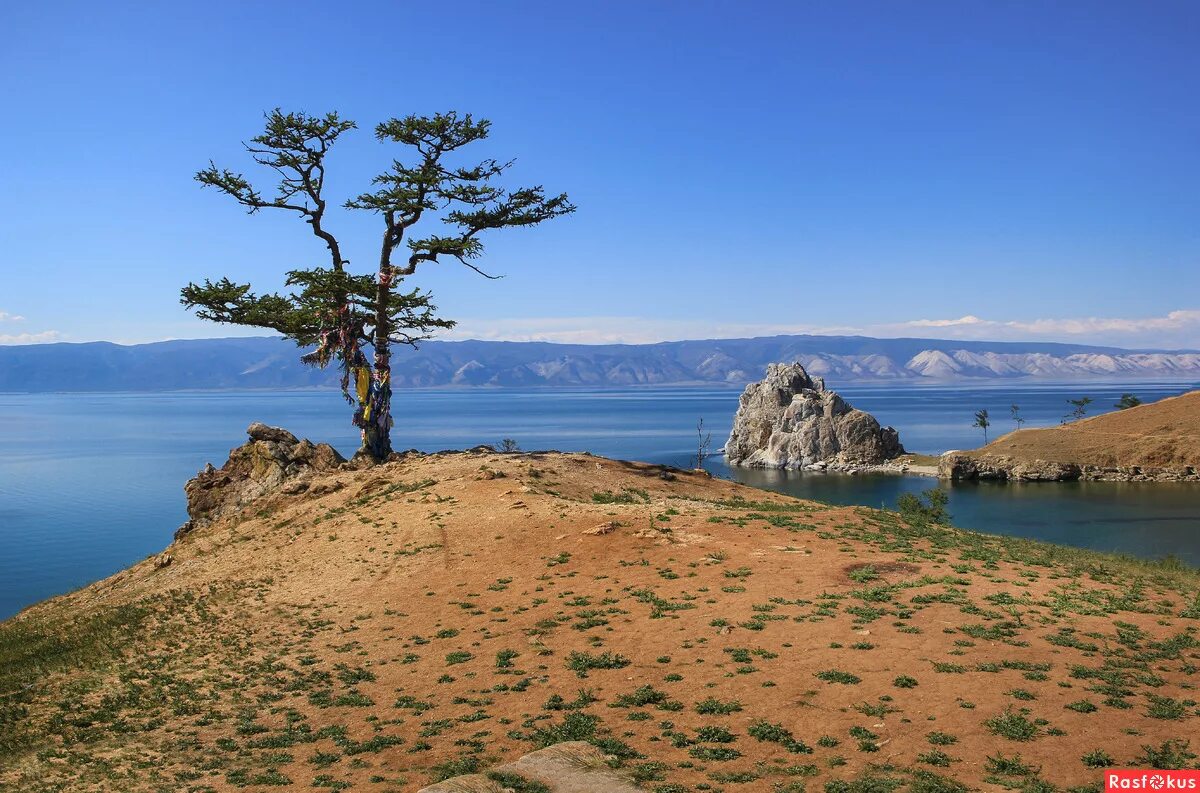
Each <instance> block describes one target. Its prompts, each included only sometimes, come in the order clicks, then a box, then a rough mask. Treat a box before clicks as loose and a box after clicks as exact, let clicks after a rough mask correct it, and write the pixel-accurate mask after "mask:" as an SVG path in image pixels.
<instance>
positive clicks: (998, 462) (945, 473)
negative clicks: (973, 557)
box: [938, 451, 1200, 482]
mask: <svg viewBox="0 0 1200 793" xmlns="http://www.w3.org/2000/svg"><path fill="white" fill-rule="evenodd" d="M938 476H939V477H941V478H942V479H951V480H987V479H991V480H999V481H1006V482H1200V470H1197V469H1196V468H1195V467H1192V466H1179V467H1174V468H1164V467H1152V466H1144V465H1113V466H1101V465H1086V464H1079V463H1062V462H1054V461H1052V460H1025V459H1018V458H1016V457H1009V456H1007V455H993V454H971V453H968V452H957V451H955V452H946V453H945V454H943V455H942V456H941V458H940V459H939V460H938Z"/></svg>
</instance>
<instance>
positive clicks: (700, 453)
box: [695, 417, 712, 471]
mask: <svg viewBox="0 0 1200 793" xmlns="http://www.w3.org/2000/svg"><path fill="white" fill-rule="evenodd" d="M711 446H712V433H711V432H705V431H704V418H703V417H701V419H700V421H698V422H697V423H696V465H695V469H696V470H697V471H703V470H704V461H705V460H707V459H708V458H709V457H711V456H712V453H711V452H710V451H709V448H710V447H711Z"/></svg>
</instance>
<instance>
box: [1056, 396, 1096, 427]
mask: <svg viewBox="0 0 1200 793" xmlns="http://www.w3.org/2000/svg"><path fill="white" fill-rule="evenodd" d="M1067 404H1068V405H1071V412H1070V413H1069V414H1068V415H1066V416H1063V421H1064V422H1066V420H1067V419H1071V420H1074V421H1079V420H1080V419H1081V418H1083V417H1084V416H1085V415H1087V408H1088V405H1090V404H1092V398H1091V397H1089V396H1085V397H1080V398H1079V399H1068V400H1067Z"/></svg>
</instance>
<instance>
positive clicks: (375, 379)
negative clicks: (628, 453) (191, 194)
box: [181, 109, 575, 460]
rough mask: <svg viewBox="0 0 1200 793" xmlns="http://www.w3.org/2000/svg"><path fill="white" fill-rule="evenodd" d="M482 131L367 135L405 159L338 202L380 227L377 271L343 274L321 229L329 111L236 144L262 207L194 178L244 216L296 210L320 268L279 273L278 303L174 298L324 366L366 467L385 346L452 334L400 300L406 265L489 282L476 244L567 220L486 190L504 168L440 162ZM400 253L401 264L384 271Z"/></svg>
mask: <svg viewBox="0 0 1200 793" xmlns="http://www.w3.org/2000/svg"><path fill="white" fill-rule="evenodd" d="M489 126H490V122H488V121H486V120H482V119H481V120H479V121H476V120H474V119H473V118H472V117H471V116H470V115H464V116H459V115H458V114H457V113H454V112H450V113H444V114H443V113H439V114H437V115H434V116H415V115H414V116H406V117H404V118H393V119H390V120H388V121H385V122H383V123H382V124H379V125H378V126H377V127H376V128H375V137H376V138H377V139H378V140H379V141H382V142H391V143H398V144H401V145H402V146H404V147H406V150H407V151H408V152H409V153H410V154H411V155H412V159H411V160H410V161H408V162H405V161H402V160H400V159H397V160H393V162H392V166H391V168H390V169H389V170H387V171H385V172H384V173H381V174H380V175H378V176H376V177H375V178H374V179H373V180H372V184H373V189H372V190H371V191H370V192H366V193H363V194H361V195H359V196H358V197H356V198H352V199H350V200H348V201H346V202H345V204H344V206H345V207H346V208H348V209H360V210H366V211H368V212H372V213H375V214H378V215H379V216H380V217H381V218H382V220H383V230H382V241H381V244H380V247H379V260H378V264H377V265H376V266H375V267H374V268H373V272H370V273H366V274H354V273H351V272H350V271H349V269H348V265H349V264H350V262H349V260H348V259H346V258H345V256H344V255H343V252H342V247H341V244H340V242H339V240H338V239H337V238H336V237H335V236H334V235H333V233H332V232H331V231H330V230H329V228H328V224H327V221H328V218H327V215H326V210H327V206H328V204H327V200H328V199H327V198H326V195H325V166H326V156H327V155H328V153H329V150H330V148H332V146H333V145H334V144H335V143H336V142H337V140H338V139H339V138H340V137H341V136H342V135H343V134H344V133H346V132H349V131H350V130H353V129H355V128H356V124H355V123H354V122H353V121H348V120H343V119H341V118H340V117H339V116H338V114H337V113H329V114H327V115H324V116H310V115H307V114H305V113H283V112H281V111H280V110H278V109H276V110H273V111H272V112H270V113H268V114H267V117H266V128H265V130H264V131H263V134H261V135H259V136H257V137H255V138H253V139H252V140H251V142H250V143H249V144H246V149H247V151H249V153H250V155H251V157H252V158H253V160H254V161H255V162H256V163H258V164H259V165H262V166H265V167H267V168H269V169H271V170H272V171H274V172H275V174H276V175H277V177H278V179H279V181H278V184H277V186H276V189H275V194H274V195H273V196H265V195H263V194H262V193H260V192H259V191H258V189H256V188H255V187H254V186H253V185H252V184H251V183H250V182H249V181H248V180H247V179H246V178H245V177H244V176H242V174H240V173H236V172H233V171H228V170H224V169H219V168H217V167H216V166H215V165H211V164H210V166H209V167H208V168H205V169H204V170H202V171H200V172H199V173H197V174H196V180H197V181H198V182H200V184H201V185H203V186H205V187H212V188H215V189H216V190H218V191H219V192H221V193H224V194H226V195H228V196H229V197H231V198H233V199H234V200H235V201H237V202H238V203H239V204H241V205H242V206H244V207H246V208H247V210H248V211H249V212H250V213H251V214H253V213H255V212H258V211H259V210H262V209H282V210H285V211H288V212H294V213H296V215H298V216H299V217H300V218H301V219H302V220H304V222H305V223H307V224H308V226H309V228H310V230H311V231H312V233H313V234H314V235H315V236H316V237H317V238H318V239H320V240H321V241H322V242H323V243H324V244H325V247H326V248H328V251H329V263H328V266H319V267H311V268H308V269H297V270H291V271H289V272H288V273H287V279H286V285H287V288H288V291H286V292H285V293H283V294H279V293H267V294H257V293H255V292H252V291H251V287H250V285H249V284H239V283H236V282H234V281H231V280H229V279H228V278H221V279H220V280H219V281H215V282H214V281H210V280H207V279H205V281H204V283H203V284H195V283H189V284H188V285H187V286H186V287H184V288H183V290H182V299H181V302H182V303H183V304H184V305H185V306H187V307H188V308H192V309H195V310H196V315H197V316H199V317H201V318H203V319H208V320H212V321H214V322H221V323H227V324H232V325H249V326H252V327H258V328H270V329H272V330H276V331H278V332H279V333H281V334H283V335H284V336H285V337H287V338H289V339H292V340H293V341H295V342H296V343H297V344H298V345H299V346H301V347H315V349H314V350H312V351H311V352H309V353H307V354H305V355H303V356H301V360H302V361H304V362H305V363H307V364H311V365H314V366H320V367H324V366H327V365H328V364H329V363H331V362H332V361H335V360H336V361H337V362H338V365H339V366H340V367H341V370H342V378H341V385H342V394H343V396H344V397H345V398H346V400H347V402H349V403H350V404H352V405H353V404H356V409H355V411H354V418H353V421H354V424H355V425H356V426H358V427H359V428H360V429H361V430H362V439H363V447H362V449H363V451H364V452H366V453H367V454H369V455H370V456H371V457H373V458H375V459H377V460H379V459H383V458H385V457H386V456H387V455H388V454H390V453H391V450H392V446H391V428H392V410H391V394H392V387H391V350H392V345H394V344H407V345H413V346H415V345H416V344H417V343H418V342H419V341H421V340H423V339H427V338H429V336H430V334H431V333H432V332H433V331H434V330H437V329H439V328H449V327H452V326H453V325H454V323H453V322H451V321H450V320H445V319H441V318H439V317H437V316H436V315H435V313H434V312H435V311H436V307H435V306H434V305H433V304H432V303H431V302H430V296H429V295H428V294H427V293H423V292H421V291H420V290H418V289H411V290H405V289H402V288H401V285H402V283H403V281H404V279H405V278H406V277H408V276H411V275H413V274H414V273H416V271H417V268H418V267H421V266H423V265H426V264H432V263H434V262H439V261H444V260H453V261H457V262H459V263H461V264H463V265H465V266H466V267H469V268H470V269H472V270H474V271H476V272H478V273H480V274H481V275H484V276H486V277H488V278H492V277H496V276H491V275H488V274H487V273H484V272H483V270H481V269H480V268H479V266H478V265H477V264H476V261H477V260H478V259H479V257H480V256H481V255H482V253H483V243H482V242H481V241H480V237H481V236H482V235H483V234H484V233H486V232H489V231H493V230H496V229H503V228H515V227H520V226H536V225H537V224H539V223H542V222H543V221H546V220H550V219H552V218H556V217H559V216H561V215H566V214H569V213H571V212H574V211H575V207H574V206H573V205H572V204H571V203H570V201H568V200H567V196H566V194H565V193H564V194H561V195H557V196H550V197H548V196H547V195H546V194H545V191H544V190H543V188H542V187H540V186H537V187H523V188H520V189H517V190H512V191H507V190H505V189H503V188H502V187H500V186H498V185H497V184H495V180H496V179H497V178H498V177H499V176H500V175H501V174H503V173H504V172H505V171H506V170H507V169H508V168H509V166H511V165H512V162H498V161H496V160H491V159H485V160H482V161H475V162H474V163H468V164H465V165H455V164H451V163H450V162H448V160H450V159H451V158H452V156H453V155H454V154H455V152H457V151H458V150H459V149H461V148H463V147H465V146H467V145H468V144H471V143H474V142H476V141H479V140H483V139H484V138H486V137H487V135H488V128H489ZM435 220H437V221H440V222H441V224H442V225H441V229H442V231H441V233H438V232H437V231H432V230H431V231H428V232H422V233H424V234H425V236H418V235H417V234H415V233H413V230H414V227H416V226H417V225H418V224H419V223H421V222H422V221H425V222H426V226H431V225H432V223H433V221H435ZM423 228H424V227H423ZM401 245H404V246H405V247H407V249H408V250H407V255H406V256H403V257H402V258H401V259H400V261H398V262H397V261H393V257H394V256H395V255H396V250H397V249H398V248H400V246H401ZM368 350H369V351H370V353H371V354H370V357H368V354H367V351H368Z"/></svg>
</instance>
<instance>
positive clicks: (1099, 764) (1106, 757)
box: [1079, 749, 1116, 768]
mask: <svg viewBox="0 0 1200 793" xmlns="http://www.w3.org/2000/svg"><path fill="white" fill-rule="evenodd" d="M1079 759H1080V761H1081V762H1082V763H1083V764H1084V765H1085V766H1087V767H1088V768H1111V767H1112V766H1114V765H1116V761H1115V760H1113V757H1112V755H1111V754H1109V753H1108V752H1106V751H1104V750H1103V749H1093V750H1092V751H1090V752H1088V753H1087V754H1085V755H1084V756H1083V757H1081V758H1079Z"/></svg>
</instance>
